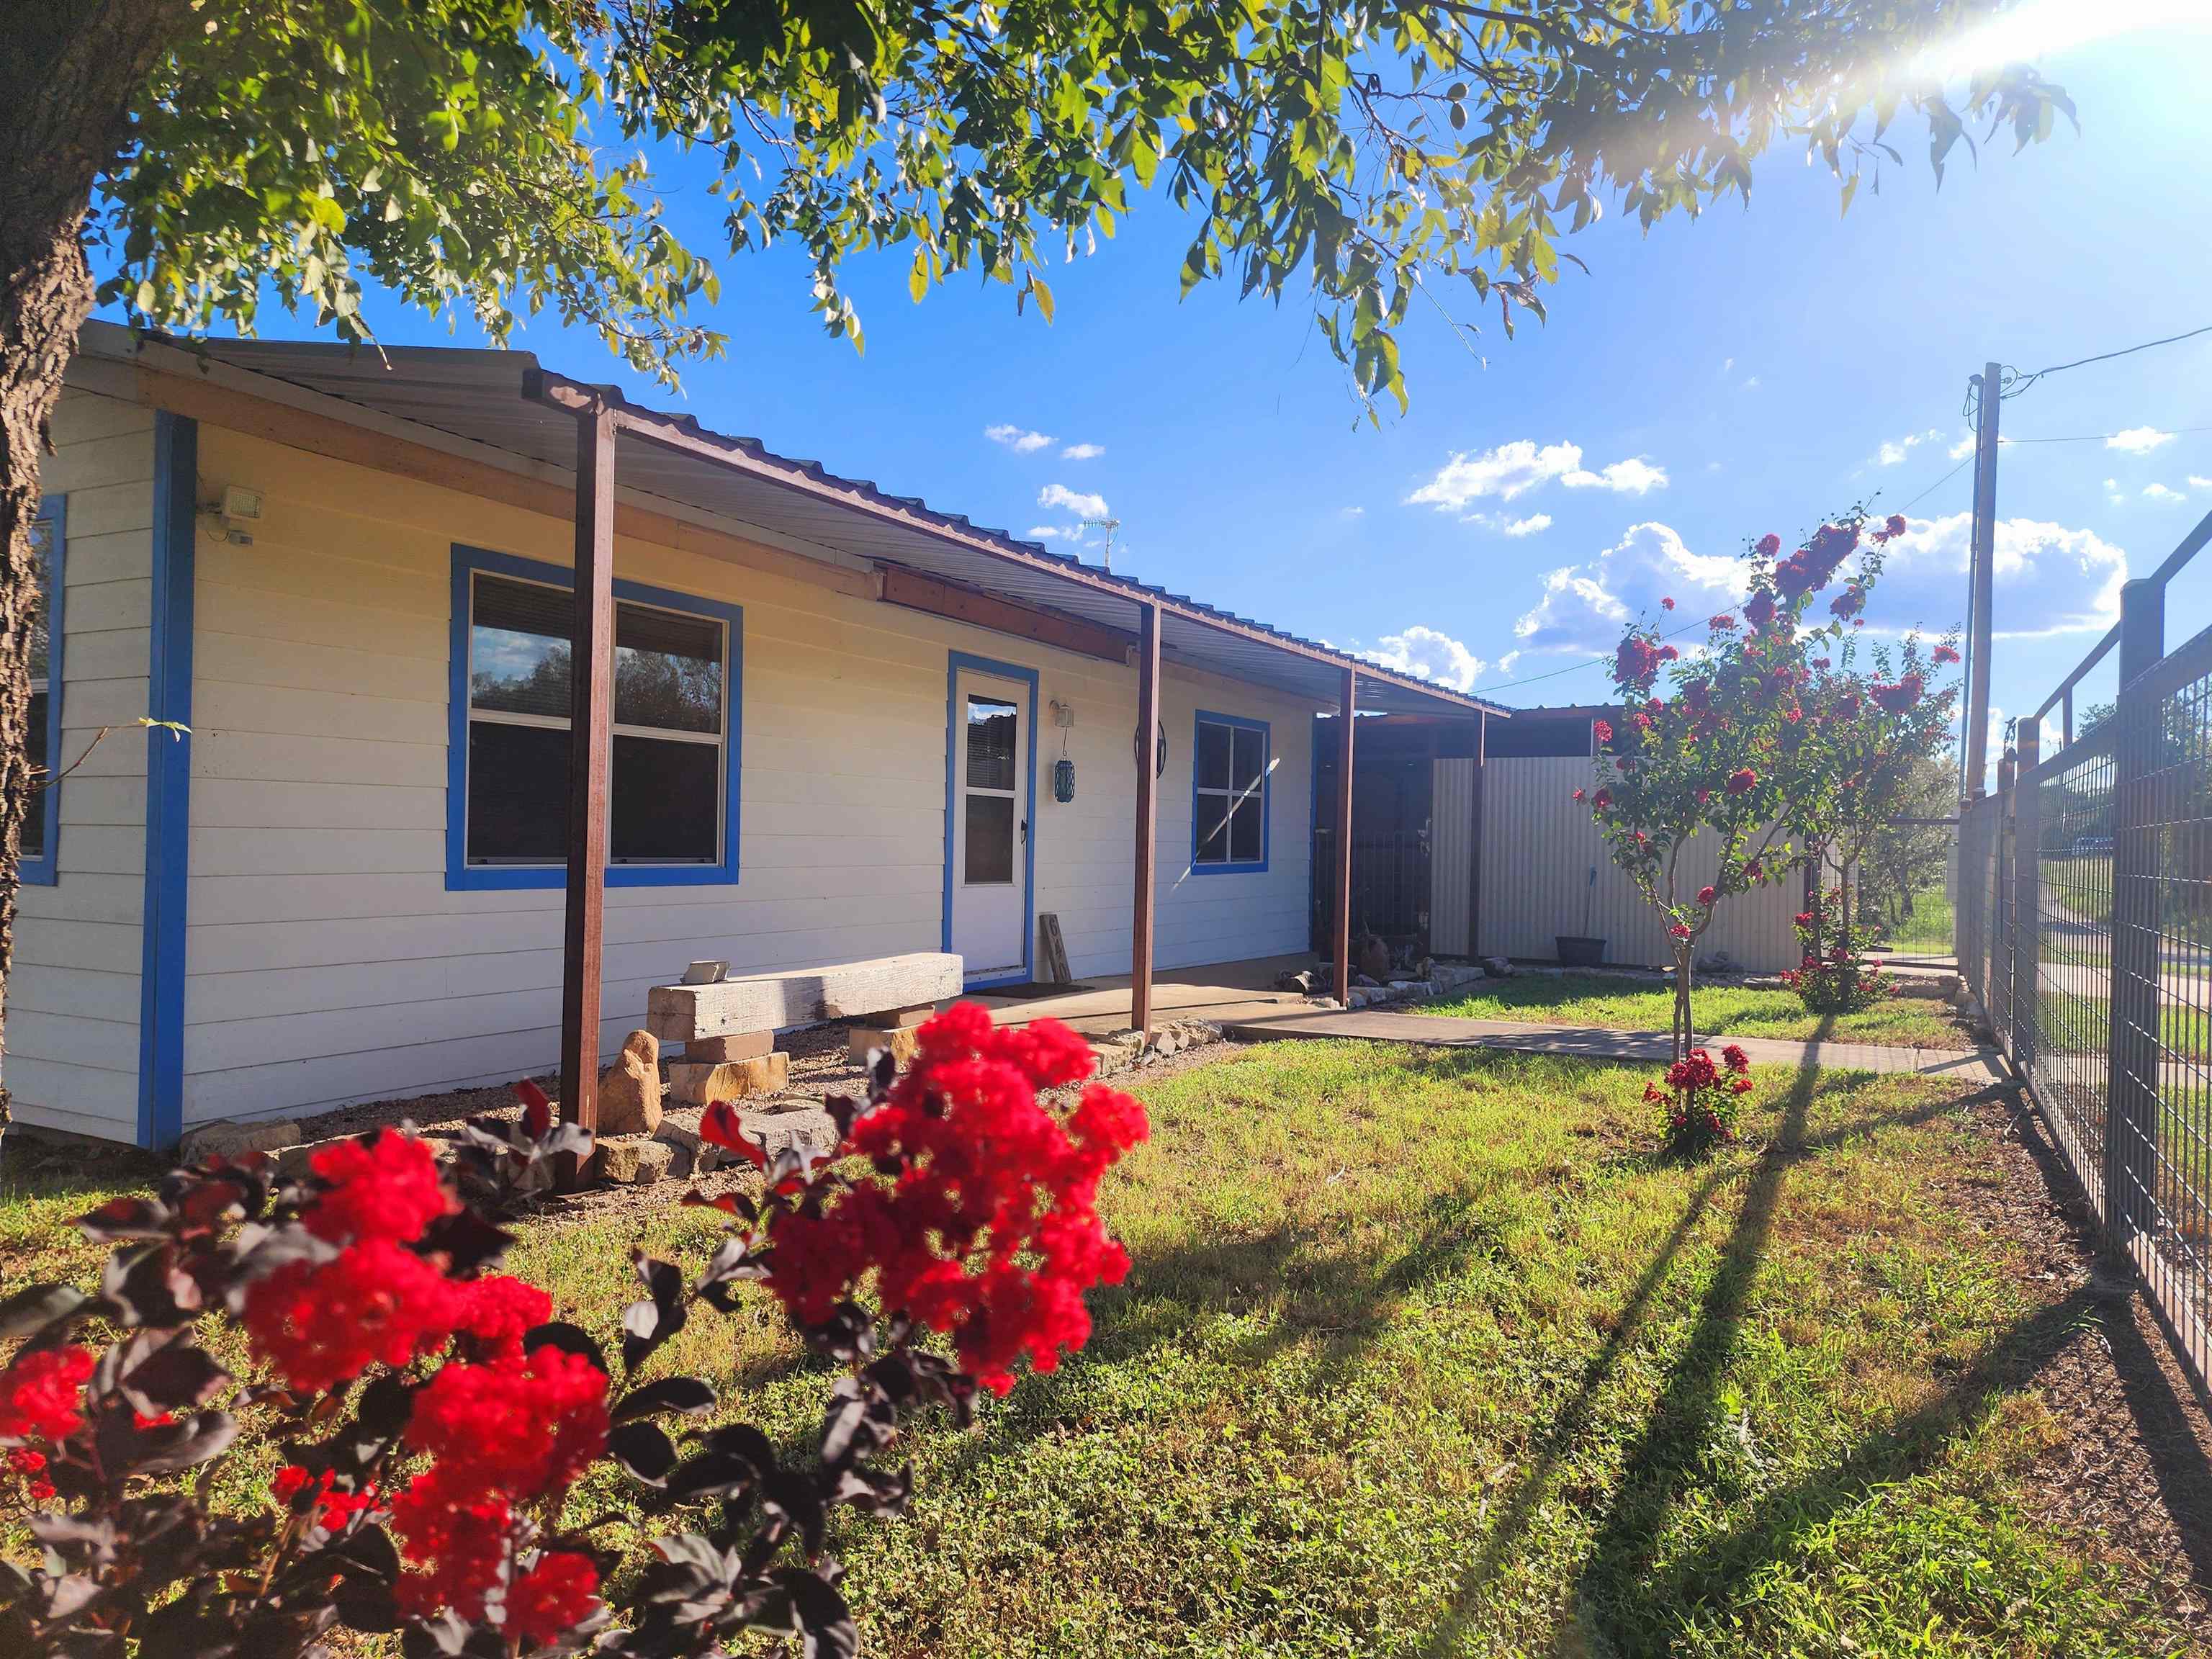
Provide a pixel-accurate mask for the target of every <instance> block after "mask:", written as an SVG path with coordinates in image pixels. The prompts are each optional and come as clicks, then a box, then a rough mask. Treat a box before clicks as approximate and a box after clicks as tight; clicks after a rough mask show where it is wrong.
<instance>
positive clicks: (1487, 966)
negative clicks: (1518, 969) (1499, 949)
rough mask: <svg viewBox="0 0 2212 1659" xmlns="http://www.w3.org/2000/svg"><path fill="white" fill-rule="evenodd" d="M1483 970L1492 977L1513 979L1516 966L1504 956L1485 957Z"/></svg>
mask: <svg viewBox="0 0 2212 1659" xmlns="http://www.w3.org/2000/svg"><path fill="white" fill-rule="evenodd" d="M1482 971H1483V972H1484V973H1485V974H1486V975H1488V976H1489V977H1490V978H1492V979H1511V978H1512V977H1513V974H1514V967H1513V964H1512V963H1510V962H1508V961H1507V960H1506V959H1505V958H1504V957H1483V959H1482Z"/></svg>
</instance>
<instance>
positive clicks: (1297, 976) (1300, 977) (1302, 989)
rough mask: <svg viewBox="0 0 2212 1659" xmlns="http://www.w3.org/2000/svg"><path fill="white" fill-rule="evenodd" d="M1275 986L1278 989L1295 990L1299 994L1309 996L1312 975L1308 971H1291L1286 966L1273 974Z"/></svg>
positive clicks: (1311, 990)
mask: <svg viewBox="0 0 2212 1659" xmlns="http://www.w3.org/2000/svg"><path fill="white" fill-rule="evenodd" d="M1275 988H1276V989H1277V990H1278V991H1296V992H1297V993H1298V994H1300V995H1301V996H1311V995H1312V994H1313V990H1314V975H1312V974H1311V973H1310V972H1300V973H1293V972H1291V970H1290V969H1287V968H1286V969H1284V970H1283V971H1282V972H1281V973H1279V974H1278V975H1275Z"/></svg>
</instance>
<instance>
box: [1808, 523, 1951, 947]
mask: <svg viewBox="0 0 2212 1659" xmlns="http://www.w3.org/2000/svg"><path fill="white" fill-rule="evenodd" d="M1889 523H1890V524H1893V525H1899V526H1901V525H1902V523H1903V520H1902V519H1901V518H1893V519H1892V520H1890V521H1889ZM1887 527H1888V526H1884V529H1885V530H1887ZM1876 533H1877V534H1879V533H1881V532H1876ZM1879 568H1880V566H1879V550H1875V551H1874V552H1872V553H1871V554H1869V556H1867V557H1866V558H1865V559H1863V561H1862V562H1861V564H1860V567H1859V571H1858V574H1855V575H1854V576H1853V578H1852V579H1851V580H1850V582H1849V583H1848V584H1847V585H1846V586H1844V587H1843V589H1842V590H1841V591H1840V592H1838V593H1837V594H1836V595H1835V596H1834V598H1833V599H1831V600H1830V601H1829V608H1830V611H1831V612H1832V615H1833V616H1834V617H1836V618H1837V620H1838V621H1839V622H1843V623H1848V627H1847V629H1845V630H1844V631H1843V632H1842V633H1841V634H1840V635H1838V636H1837V637H1835V638H1834V640H1833V641H1832V645H1831V647H1829V648H1828V649H1827V650H1826V653H1825V654H1819V655H1814V657H1812V658H1811V659H1810V662H1809V664H1808V665H1809V666H1810V668H1811V669H1812V671H1813V678H1812V679H1811V680H1810V681H1809V682H1808V684H1807V685H1806V686H1805V687H1804V689H1803V690H1802V693H1801V695H1800V698H1799V702H1800V704H1801V706H1802V708H1803V710H1804V713H1805V738H1804V741H1803V743H1802V744H1801V746H1800V748H1799V750H1798V751H1797V757H1796V766H1795V768H1794V769H1793V770H1794V774H1795V775H1794V778H1793V781H1792V788H1791V792H1790V804H1791V805H1792V807H1793V808H1794V809H1795V821H1796V827H1797V829H1798V832H1799V834H1800V835H1801V836H1802V838H1803V841H1804V842H1805V850H1806V868H1807V871H1808V880H1809V884H1810V891H1809V893H1808V902H1807V905H1806V909H1807V912H1808V915H1809V916H1810V922H1809V927H1810V939H1811V944H1812V947H1813V948H1812V954H1813V955H1814V956H1815V957H1819V956H1821V955H1822V954H1824V951H1825V944H1826V937H1827V934H1828V933H1829V931H1830V926H1831V918H1830V916H1829V915H1828V893H1827V872H1828V871H1830V870H1835V871H1837V872H1838V882H1839V884H1840V885H1839V887H1838V895H1839V897H1840V899H1841V901H1842V902H1843V903H1844V907H1845V911H1844V916H1843V917H1842V918H1841V924H1842V925H1843V926H1844V927H1846V928H1847V929H1849V930H1850V937H1852V938H1854V939H1856V938H1857V937H1858V933H1857V927H1856V925H1855V924H1856V921H1857V919H1856V918H1855V917H1854V916H1852V915H1850V908H1849V906H1850V888H1851V872H1853V871H1854V870H1855V869H1857V868H1858V867H1859V866H1861V865H1862V864H1863V862H1864V861H1865V860H1866V859H1867V857H1868V856H1869V854H1870V853H1871V852H1872V851H1873V849H1874V847H1875V842H1876V840H1877V838H1878V837H1880V836H1882V835H1883V834H1884V833H1885V832H1887V830H1888V829H1889V828H1890V827H1891V826H1892V825H1893V823H1895V822H1896V820H1897V819H1898V817H1900V816H1901V815H1903V814H1905V813H1906V812H1907V811H1910V810H1911V807H1912V805H1914V804H1916V803H1917V801H1918V799H1920V797H1921V795H1922V794H1923V793H1924V791H1923V779H1924V776H1925V773H1926V769H1927V768H1928V766H1929V764H1930V763H1932V762H1933V761H1934V759H1935V757H1936V756H1938V755H1939V754H1941V753H1942V752H1943V750H1945V748H1946V746H1947V745H1948V743H1949V740H1950V738H1949V734H1950V731H1951V727H1952V725H1953V720H1954V714H1955V712H1956V709H1957V707H1958V697H1959V688H1958V685H1957V684H1956V683H1955V681H1954V682H1953V683H1951V684H1939V682H1941V681H1942V680H1943V679H1944V678H1945V672H1944V671H1945V670H1946V669H1948V668H1950V667H1953V666H1954V665H1956V664H1957V663H1958V661H1959V648H1958V644H1957V641H1956V640H1955V638H1954V637H1950V636H1946V637H1945V638H1943V639H1942V640H1939V641H1935V642H1933V643H1932V644H1931V643H1929V641H1926V640H1924V639H1923V638H1922V636H1921V635H1919V634H1918V633H1917V632H1913V633H1908V634H1906V635H1905V636H1904V638H1903V639H1902V640H1901V641H1898V642H1897V643H1896V644H1895V645H1891V644H1889V643H1887V642H1876V643H1874V644H1872V645H1870V646H1869V645H1868V644H1867V643H1866V642H1865V641H1864V640H1863V635H1862V634H1861V631H1860V630H1861V629H1863V627H1864V624H1865V622H1866V618H1865V617H1864V615H1863V611H1864V610H1865V606H1866V597H1867V593H1868V591H1869V586H1870V584H1871V581H1872V573H1873V572H1874V571H1876V570H1878V569H1879ZM1853 965H1854V966H1856V963H1854V964H1853Z"/></svg>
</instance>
